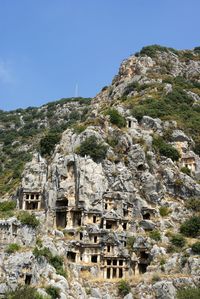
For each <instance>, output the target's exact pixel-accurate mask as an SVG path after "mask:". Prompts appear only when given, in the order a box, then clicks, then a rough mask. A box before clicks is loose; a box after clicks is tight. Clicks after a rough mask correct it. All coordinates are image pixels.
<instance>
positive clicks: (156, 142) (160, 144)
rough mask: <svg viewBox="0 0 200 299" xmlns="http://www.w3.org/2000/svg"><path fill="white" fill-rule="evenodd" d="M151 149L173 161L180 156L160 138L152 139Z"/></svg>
mask: <svg viewBox="0 0 200 299" xmlns="http://www.w3.org/2000/svg"><path fill="white" fill-rule="evenodd" d="M153 147H154V148H155V149H156V150H158V151H159V153H160V155H162V156H165V157H167V158H170V159H172V160H173V161H178V160H179V158H180V154H179V152H178V151H177V149H175V148H174V147H173V146H171V145H170V144H167V143H166V142H165V141H164V140H163V139H162V137H154V139H153Z"/></svg>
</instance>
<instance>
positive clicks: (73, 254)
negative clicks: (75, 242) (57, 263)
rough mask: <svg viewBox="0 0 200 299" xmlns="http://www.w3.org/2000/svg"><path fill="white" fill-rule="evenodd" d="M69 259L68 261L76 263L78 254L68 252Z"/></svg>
mask: <svg viewBox="0 0 200 299" xmlns="http://www.w3.org/2000/svg"><path fill="white" fill-rule="evenodd" d="M67 259H68V260H69V261H70V262H73V263H75V261H76V253H75V252H72V251H68V252H67Z"/></svg>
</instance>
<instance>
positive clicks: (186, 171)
mask: <svg viewBox="0 0 200 299" xmlns="http://www.w3.org/2000/svg"><path fill="white" fill-rule="evenodd" d="M181 172H183V173H185V174H187V175H191V171H190V169H189V168H188V167H187V166H184V167H182V168H181Z"/></svg>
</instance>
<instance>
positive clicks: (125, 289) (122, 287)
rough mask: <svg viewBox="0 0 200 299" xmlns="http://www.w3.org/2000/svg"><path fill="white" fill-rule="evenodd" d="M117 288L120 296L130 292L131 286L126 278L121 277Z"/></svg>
mask: <svg viewBox="0 0 200 299" xmlns="http://www.w3.org/2000/svg"><path fill="white" fill-rule="evenodd" d="M118 290H119V294H120V295H121V296H126V295H127V294H129V293H130V291H131V287H130V285H129V283H128V282H127V281H126V280H123V279H122V280H121V281H120V282H119V284H118Z"/></svg>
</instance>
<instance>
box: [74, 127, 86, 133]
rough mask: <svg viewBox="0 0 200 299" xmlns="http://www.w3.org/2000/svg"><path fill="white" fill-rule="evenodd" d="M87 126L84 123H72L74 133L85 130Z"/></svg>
mask: <svg viewBox="0 0 200 299" xmlns="http://www.w3.org/2000/svg"><path fill="white" fill-rule="evenodd" d="M86 128H87V126H85V125H74V127H73V130H74V132H75V133H76V134H80V133H82V132H84V131H85V130H86Z"/></svg>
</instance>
